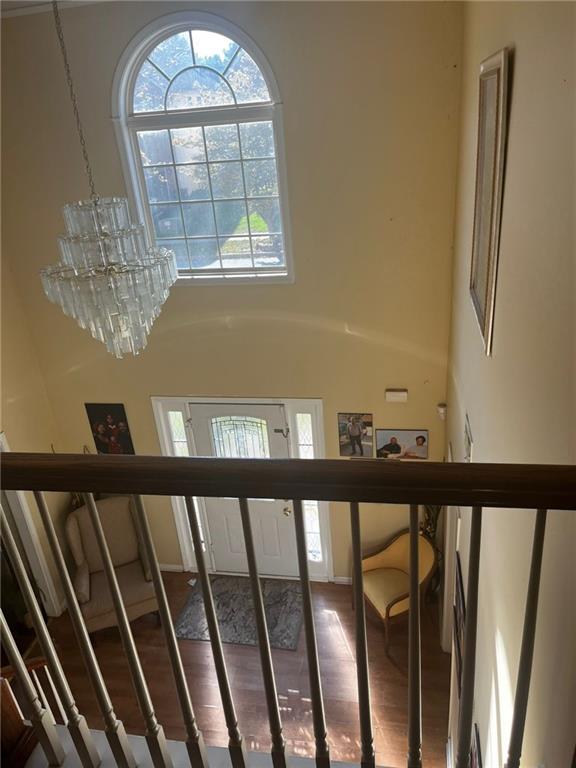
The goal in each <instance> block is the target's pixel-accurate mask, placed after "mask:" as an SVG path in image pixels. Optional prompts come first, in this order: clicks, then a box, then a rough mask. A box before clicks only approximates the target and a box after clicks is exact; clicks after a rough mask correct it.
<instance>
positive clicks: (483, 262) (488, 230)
mask: <svg viewBox="0 0 576 768" xmlns="http://www.w3.org/2000/svg"><path fill="white" fill-rule="evenodd" d="M508 59H509V50H508V49H507V48H503V49H502V50H501V51H498V53H495V54H494V55H493V56H490V58H488V59H486V60H485V61H483V62H482V64H481V65H480V93H479V107H478V149H477V155H476V189H475V196H474V226H473V237H472V264H471V269H470V296H471V298H472V304H473V305H474V310H475V312H476V318H477V320H478V325H479V326H480V332H481V334H482V338H483V340H484V349H485V351H486V354H487V355H490V354H491V351H492V336H493V327H494V304H495V298H496V276H497V272H498V250H499V242H500V221H501V217H502V190H503V182H504V157H505V150H506V127H507V114H508Z"/></svg>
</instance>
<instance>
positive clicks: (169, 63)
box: [149, 32, 194, 79]
mask: <svg viewBox="0 0 576 768" xmlns="http://www.w3.org/2000/svg"><path fill="white" fill-rule="evenodd" d="M149 59H150V61H151V62H153V63H154V64H155V65H156V66H157V67H158V69H161V70H162V72H163V73H164V74H165V75H166V76H167V77H169V78H170V79H172V78H173V77H174V76H175V75H177V74H178V73H179V72H182V70H183V69H186V68H187V67H191V66H192V65H193V64H194V62H193V61H192V50H191V48H190V34H189V33H188V32H179V33H178V34H177V35H172V36H171V37H168V38H167V39H166V40H163V41H162V42H161V43H160V44H159V45H157V46H156V48H154V50H153V51H152V53H151V54H150V56H149Z"/></svg>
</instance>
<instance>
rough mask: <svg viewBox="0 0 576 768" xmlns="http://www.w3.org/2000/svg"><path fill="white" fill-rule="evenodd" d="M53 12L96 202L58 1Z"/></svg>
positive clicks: (81, 143) (53, 5)
mask: <svg viewBox="0 0 576 768" xmlns="http://www.w3.org/2000/svg"><path fill="white" fill-rule="evenodd" d="M52 11H53V14H54V24H55V26H56V33H57V35H58V41H59V43H60V51H61V52H62V61H63V62H64V70H65V72H66V82H67V83H68V90H69V92H70V101H71V102H72V109H73V110H74V117H75V118H76V130H77V132H78V139H79V141H80V147H81V148H82V156H83V157H84V166H85V168H86V175H87V176H88V184H89V186H90V197H91V199H92V200H93V201H94V202H97V201H98V195H97V193H96V186H95V184H94V177H93V175H92V166H91V165H90V160H89V158H88V149H87V148H86V139H85V137H84V129H83V128H82V121H81V120H80V112H79V110H78V99H77V98H76V91H75V90H74V81H73V80H72V73H71V71H70V64H69V62H68V53H67V51H66V44H65V42H64V32H63V31H62V22H61V20H60V11H59V10H58V2H57V0H52Z"/></svg>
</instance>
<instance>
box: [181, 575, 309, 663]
mask: <svg viewBox="0 0 576 768" xmlns="http://www.w3.org/2000/svg"><path fill="white" fill-rule="evenodd" d="M210 583H211V585H212V595H213V596H214V605H215V606H216V615H217V617H218V626H219V627H220V638H221V640H222V642H223V643H239V644H240V645H256V642H257V635H256V622H255V619H254V603H253V601H252V591H251V589H250V580H249V579H248V578H247V577H245V576H211V577H210ZM260 585H261V588H262V597H263V599H264V608H265V612H266V623H267V625H268V636H269V638H270V645H271V646H272V648H280V649H282V650H287V651H295V650H296V648H297V646H298V638H299V636H300V629H301V627H302V593H301V592H300V584H299V582H297V581H285V580H281V579H260ZM176 636H177V637H179V638H182V639H186V640H209V639H210V638H209V635H208V625H207V623H206V613H205V612H204V602H203V600H202V590H201V587H200V581H199V580H198V579H197V580H196V583H195V584H194V586H193V587H191V589H190V594H189V595H188V599H187V600H186V605H185V606H184V608H183V609H182V612H181V613H180V615H179V616H178V619H177V620H176Z"/></svg>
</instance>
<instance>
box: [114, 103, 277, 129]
mask: <svg viewBox="0 0 576 768" xmlns="http://www.w3.org/2000/svg"><path fill="white" fill-rule="evenodd" d="M273 115H274V105H273V104H263V105H247V106H234V107H211V108H209V109H197V110H175V111H171V112H149V113H147V114H144V113H139V114H134V115H130V116H129V117H127V118H126V124H127V125H128V126H129V127H130V128H134V129H136V130H150V131H153V130H162V129H165V128H195V127H198V126H200V125H220V124H221V123H222V124H224V123H248V122H263V121H267V120H272V117H273Z"/></svg>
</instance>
